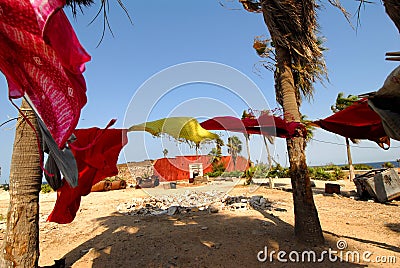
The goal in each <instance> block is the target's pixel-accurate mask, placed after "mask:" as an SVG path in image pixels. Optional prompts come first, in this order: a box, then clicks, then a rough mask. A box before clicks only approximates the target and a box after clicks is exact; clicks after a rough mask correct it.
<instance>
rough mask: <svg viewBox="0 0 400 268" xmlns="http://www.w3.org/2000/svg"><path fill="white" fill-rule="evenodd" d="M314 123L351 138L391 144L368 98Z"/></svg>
mask: <svg viewBox="0 0 400 268" xmlns="http://www.w3.org/2000/svg"><path fill="white" fill-rule="evenodd" d="M314 124H315V125H317V126H319V127H321V128H323V129H325V130H327V131H330V132H333V133H336V134H339V135H341V136H343V137H346V138H350V139H368V140H371V141H375V142H376V143H378V145H379V146H381V147H382V148H384V145H383V144H384V143H385V144H387V145H388V146H390V139H389V137H388V136H387V135H386V133H385V130H384V128H383V126H382V120H381V118H380V116H379V115H378V114H377V113H375V112H374V111H373V110H372V109H371V108H369V106H368V101H367V99H363V100H361V101H359V102H356V103H354V104H353V105H351V106H349V107H348V108H346V109H344V110H342V111H340V112H337V113H335V114H333V115H331V116H329V117H327V118H325V119H322V120H318V121H314Z"/></svg>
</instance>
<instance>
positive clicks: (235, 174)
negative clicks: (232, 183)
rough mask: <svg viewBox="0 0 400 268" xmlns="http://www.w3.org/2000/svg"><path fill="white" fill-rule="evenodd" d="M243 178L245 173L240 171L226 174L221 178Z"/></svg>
mask: <svg viewBox="0 0 400 268" xmlns="http://www.w3.org/2000/svg"><path fill="white" fill-rule="evenodd" d="M242 176H243V171H240V170H235V171H229V172H224V173H222V174H221V177H223V178H228V177H235V178H240V177H242Z"/></svg>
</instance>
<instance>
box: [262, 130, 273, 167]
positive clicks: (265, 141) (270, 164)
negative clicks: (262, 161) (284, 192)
mask: <svg viewBox="0 0 400 268" xmlns="http://www.w3.org/2000/svg"><path fill="white" fill-rule="evenodd" d="M262 136H263V139H264V144H265V149H266V150H267V160H268V168H271V167H272V158H271V152H270V150H269V147H268V143H267V139H266V138H265V136H264V135H262Z"/></svg>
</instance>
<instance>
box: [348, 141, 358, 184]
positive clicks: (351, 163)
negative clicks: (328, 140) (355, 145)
mask: <svg viewBox="0 0 400 268" xmlns="http://www.w3.org/2000/svg"><path fill="white" fill-rule="evenodd" d="M346 147H347V161H348V163H349V173H350V174H349V180H350V181H353V179H354V178H355V176H356V175H355V173H354V167H353V159H351V151H350V142H349V138H346Z"/></svg>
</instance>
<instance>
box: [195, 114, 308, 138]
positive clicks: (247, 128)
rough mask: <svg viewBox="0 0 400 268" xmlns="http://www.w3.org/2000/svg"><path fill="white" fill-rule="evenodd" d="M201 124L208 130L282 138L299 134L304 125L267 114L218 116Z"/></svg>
mask: <svg viewBox="0 0 400 268" xmlns="http://www.w3.org/2000/svg"><path fill="white" fill-rule="evenodd" d="M200 125H201V126H202V127H203V128H204V129H207V130H227V131H233V132H240V133H247V134H262V135H266V136H276V137H280V138H290V137H294V136H297V135H298V132H297V131H296V130H297V129H298V128H300V127H301V126H302V124H301V123H297V122H291V123H288V122H286V121H285V120H284V119H282V118H280V117H277V116H271V115H266V114H264V115H261V116H260V117H259V118H258V119H256V118H244V119H239V118H236V117H233V116H217V117H213V118H211V119H208V120H206V121H204V122H202V123H200Z"/></svg>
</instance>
